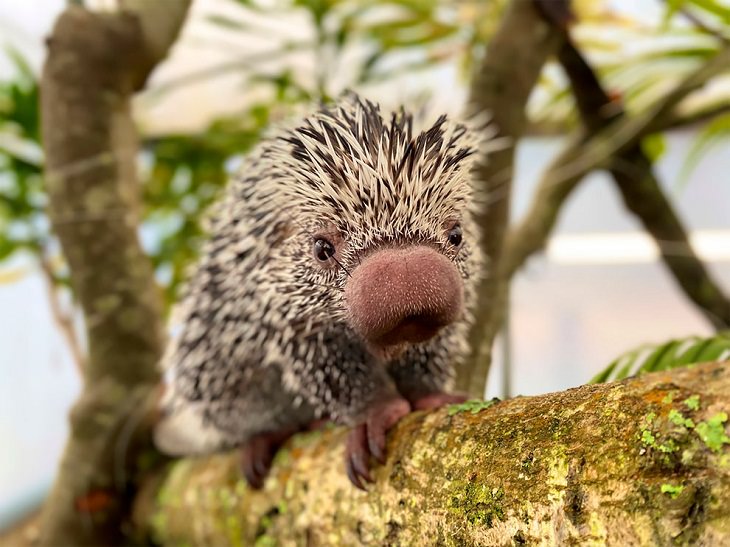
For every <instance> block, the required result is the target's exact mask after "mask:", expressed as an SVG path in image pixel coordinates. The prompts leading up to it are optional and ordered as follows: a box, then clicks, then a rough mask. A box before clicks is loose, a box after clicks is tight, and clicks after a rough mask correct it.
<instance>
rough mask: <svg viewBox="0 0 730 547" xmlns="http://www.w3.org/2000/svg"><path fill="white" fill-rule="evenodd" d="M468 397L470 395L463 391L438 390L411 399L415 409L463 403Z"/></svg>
mask: <svg viewBox="0 0 730 547" xmlns="http://www.w3.org/2000/svg"><path fill="white" fill-rule="evenodd" d="M467 399H468V397H467V396H466V395H464V394H463V393H445V392H443V391H438V392H435V393H429V394H427V395H421V396H419V397H416V398H414V399H411V400H410V403H411V406H412V407H413V410H433V409H435V408H441V407H442V406H446V405H454V404H458V403H463V402H464V401H466V400H467Z"/></svg>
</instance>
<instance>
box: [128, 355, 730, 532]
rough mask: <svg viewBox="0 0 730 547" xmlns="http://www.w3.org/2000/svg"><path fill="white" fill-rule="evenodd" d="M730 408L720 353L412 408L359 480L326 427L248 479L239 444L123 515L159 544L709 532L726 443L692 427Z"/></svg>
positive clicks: (162, 478)
mask: <svg viewBox="0 0 730 547" xmlns="http://www.w3.org/2000/svg"><path fill="white" fill-rule="evenodd" d="M670 394H671V396H670ZM693 398H694V399H693ZM697 399H698V400H699V404H698V405H696V406H697V408H694V409H693V408H691V406H688V405H687V404H686V403H685V401H687V400H690V401H692V400H697ZM728 408H730V369H729V368H728V364H727V363H724V364H706V365H700V366H696V367H694V368H690V369H685V370H679V371H674V372H671V373H668V372H662V373H655V374H651V375H647V376H644V377H640V378H636V379H630V380H627V381H624V382H620V383H615V384H605V385H595V386H583V387H580V388H576V389H571V390H568V391H566V392H563V393H554V394H549V395H543V396H539V397H517V398H514V399H511V400H508V401H504V402H501V403H498V404H495V405H492V406H490V407H488V408H485V409H483V410H480V411H478V412H476V413H472V412H471V411H469V410H463V411H461V412H455V413H454V412H452V413H451V415H449V414H450V412H449V409H442V410H439V411H435V412H431V413H414V414H413V415H411V416H409V417H408V418H406V419H405V420H403V421H402V422H401V423H400V424H399V425H398V426H397V427H396V429H395V430H394V431H393V433H392V435H391V436H390V442H389V457H388V461H387V463H386V464H385V465H384V466H382V467H379V468H377V470H376V480H377V483H376V484H375V485H374V486H372V487H371V488H370V490H369V491H368V492H367V493H365V492H361V491H359V490H356V489H355V488H353V487H352V485H351V484H350V483H349V482H348V481H347V478H346V477H345V474H344V471H343V465H342V459H343V454H342V450H343V440H344V434H345V432H344V431H342V430H340V429H329V430H326V431H323V432H321V433H316V434H307V435H303V436H298V437H295V438H294V439H293V440H292V442H290V443H289V444H288V445H287V446H286V448H285V449H284V450H283V451H282V452H281V453H280V454H279V455H278V456H277V459H276V462H275V465H274V468H273V471H272V475H271V477H270V478H269V479H268V480H267V482H266V484H265V487H264V489H263V490H262V491H259V492H252V491H250V490H249V489H248V488H247V487H246V486H245V483H244V482H243V480H242V478H241V476H240V474H239V472H238V469H237V458H236V455H235V453H232V454H221V455H216V456H213V457H211V458H201V459H196V460H193V459H190V460H182V461H179V462H176V463H174V464H172V465H171V466H170V467H169V468H168V469H167V470H166V471H165V473H164V474H163V475H157V476H156V477H154V478H153V479H151V480H150V482H149V483H148V484H147V485H146V486H145V488H144V489H143V491H142V492H141V494H140V495H139V496H138V499H137V505H136V509H135V521H136V523H137V525H138V526H139V527H140V528H141V529H144V530H147V531H148V533H150V534H151V535H152V536H153V537H154V539H155V540H156V541H159V542H160V543H163V544H170V545H185V544H191V545H241V544H244V545H248V544H256V545H359V544H362V545H365V544H375V545H382V544H385V545H414V544H418V545H432V544H441V545H512V544H516V545H520V544H529V545H540V544H543V545H556V544H561V545H564V544H571V543H591V544H597V545H604V544H607V545H654V544H667V543H671V542H676V543H680V544H689V543H697V542H700V543H702V544H707V545H709V544H712V545H719V544H721V542H722V541H725V542H728V541H730V515H728V512H727V511H726V510H725V507H727V506H728V504H729V503H730V449H728V445H727V444H724V443H721V446H720V448H719V450H718V449H717V447H716V446H715V447H713V446H708V443H707V442H706V438H703V436H702V435H701V434H699V433H697V431H696V425H697V424H700V423H711V422H712V420H713V419H714V420H715V421H714V422H712V423H715V424H716V423H718V419H717V418H716V416H717V415H718V413H721V412H727V410H728ZM678 415H681V416H682V420H684V421H682V422H681V423H679V422H680V420H679V418H678V417H677V416H678ZM686 420H691V421H692V423H693V424H694V425H695V427H692V428H690V427H687V423H688V422H686ZM720 422H721V421H720ZM723 426H724V423H723ZM644 431H651V435H652V436H653V437H654V444H652V443H647V436H646V435H645V434H644V433H643V432H644ZM723 433H724V429H723ZM670 439H672V443H669V446H670V449H668V450H667V449H660V448H659V446H662V445H667V443H668V441H669V440H670Z"/></svg>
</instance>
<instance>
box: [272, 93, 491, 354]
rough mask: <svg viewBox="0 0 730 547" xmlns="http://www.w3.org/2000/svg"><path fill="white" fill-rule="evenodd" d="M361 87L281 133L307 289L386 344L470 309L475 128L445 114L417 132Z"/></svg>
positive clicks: (299, 272) (424, 335) (322, 307)
mask: <svg viewBox="0 0 730 547" xmlns="http://www.w3.org/2000/svg"><path fill="white" fill-rule="evenodd" d="M412 125H413V119H412V117H411V115H409V114H407V113H404V112H402V111H401V112H399V113H393V114H392V115H391V116H388V117H386V118H384V117H383V116H382V115H381V113H380V111H379V108H378V106H376V105H375V104H373V103H370V102H368V101H365V100H362V99H360V98H359V97H357V96H356V95H354V94H349V95H347V96H345V97H344V98H343V99H342V100H340V101H339V102H338V103H336V104H335V105H334V106H332V107H329V108H323V109H322V110H320V111H319V112H317V113H316V114H314V115H312V116H311V117H309V118H307V119H305V121H304V122H303V123H302V124H300V125H299V126H298V127H296V128H294V129H291V130H289V131H287V132H286V133H284V134H283V135H281V136H280V137H279V138H278V139H274V141H272V142H273V144H272V147H271V148H270V149H269V150H268V152H267V155H268V157H269V159H270V169H271V172H270V173H269V175H270V176H274V177H277V178H278V179H279V180H281V181H282V182H283V186H282V188H283V194H284V195H285V196H284V200H283V203H286V204H287V205H285V206H284V207H283V211H282V213H283V215H284V216H285V218H286V219H288V220H287V222H288V223H289V226H288V231H289V232H290V233H293V234H294V235H293V236H291V237H289V238H288V239H287V241H286V243H285V244H284V250H283V251H282V252H283V254H284V255H286V258H287V259H288V260H291V261H292V262H293V263H294V268H293V272H294V275H295V277H296V283H297V284H298V285H299V287H300V290H299V294H306V295H307V297H308V298H310V299H313V300H312V305H309V306H305V307H303V308H302V309H310V310H311V309H317V310H319V313H320V315H321V318H322V319H324V320H332V319H333V318H335V319H339V320H344V321H346V322H347V323H348V324H349V325H350V326H351V327H352V328H353V329H354V330H355V331H356V332H357V333H358V334H359V335H360V336H361V337H362V338H363V339H365V340H366V341H367V343H368V344H369V345H370V347H371V348H374V349H378V350H384V351H386V352H387V353H388V354H390V355H393V353H394V352H395V353H397V352H398V348H401V349H402V348H403V347H406V346H407V345H408V344H411V343H419V342H424V341H426V340H428V339H430V338H431V337H433V336H434V335H435V334H436V333H438V332H439V331H440V330H441V329H442V328H444V327H446V326H447V325H449V324H451V323H453V322H455V321H458V320H460V319H462V318H463V317H464V316H465V313H466V312H465V305H464V302H465V289H466V293H467V297H468V296H469V295H470V293H471V290H472V285H473V282H474V280H475V278H476V274H477V273H478V269H479V261H478V259H477V247H478V241H477V238H478V234H477V233H476V231H475V227H474V225H473V222H472V220H471V209H472V205H473V201H474V196H473V190H472V185H471V179H470V170H471V167H472V165H473V162H474V160H475V159H476V157H477V156H478V154H476V153H475V152H476V151H477V150H476V147H477V145H478V143H479V141H478V138H477V137H476V136H475V135H474V134H473V133H472V132H471V131H470V130H467V128H466V127H465V126H463V125H460V124H455V123H453V122H451V121H449V120H447V119H446V117H445V116H442V117H441V118H439V119H438V120H437V121H436V123H435V124H434V125H433V126H431V127H430V128H429V129H426V130H425V131H423V132H420V133H416V132H414V130H413V128H412Z"/></svg>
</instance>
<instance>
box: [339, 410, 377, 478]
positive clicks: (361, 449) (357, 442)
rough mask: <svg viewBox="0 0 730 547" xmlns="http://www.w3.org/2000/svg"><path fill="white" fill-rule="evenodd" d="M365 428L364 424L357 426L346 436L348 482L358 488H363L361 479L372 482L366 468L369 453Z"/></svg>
mask: <svg viewBox="0 0 730 547" xmlns="http://www.w3.org/2000/svg"><path fill="white" fill-rule="evenodd" d="M367 442H368V441H367V428H366V426H365V424H362V425H359V426H357V427H356V428H355V429H353V430H352V431H351V432H350V435H349V436H348V437H347V448H346V454H345V458H346V465H347V476H348V477H349V478H350V482H352V484H354V485H355V486H357V487H358V488H359V489H360V490H365V486H364V485H363V482H362V480H363V479H364V480H365V481H366V482H373V479H372V477H371V476H370V470H369V469H368V458H369V456H370V453H369V451H368V444H367Z"/></svg>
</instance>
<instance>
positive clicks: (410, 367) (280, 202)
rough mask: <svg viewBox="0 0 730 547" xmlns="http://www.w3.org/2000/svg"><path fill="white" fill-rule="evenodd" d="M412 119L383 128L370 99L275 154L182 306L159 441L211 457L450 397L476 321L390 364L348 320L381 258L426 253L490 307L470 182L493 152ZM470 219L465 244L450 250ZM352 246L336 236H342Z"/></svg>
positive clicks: (240, 189) (312, 126)
mask: <svg viewBox="0 0 730 547" xmlns="http://www.w3.org/2000/svg"><path fill="white" fill-rule="evenodd" d="M412 125H413V119H412V117H411V116H410V115H409V114H407V113H404V112H402V111H401V112H399V113H393V114H392V115H391V116H390V117H389V118H385V119H384V118H383V117H382V116H381V114H380V112H379V107H378V106H376V105H375V104H373V103H371V102H368V101H365V100H362V99H360V98H359V97H358V96H357V95H355V94H352V93H350V94H348V95H346V96H344V97H343V98H342V99H341V100H340V101H339V102H337V103H336V104H335V105H334V106H331V107H322V108H321V109H320V110H319V111H317V112H316V113H314V114H313V115H311V116H310V117H308V118H306V119H305V120H304V121H303V122H302V123H301V124H300V125H298V126H297V127H295V128H293V129H289V130H285V131H281V132H279V133H278V134H276V135H274V136H272V137H271V138H269V139H267V140H265V141H264V142H262V143H261V144H260V145H259V146H258V147H257V148H256V149H255V150H254V151H253V152H252V153H251V154H250V155H249V156H248V158H247V161H246V162H245V165H244V166H243V168H242V170H241V173H240V174H239V175H238V176H236V177H234V178H233V180H232V181H231V183H230V186H229V188H228V192H227V196H226V198H225V199H224V201H223V202H222V204H221V207H220V209H219V210H218V212H217V213H216V215H215V218H214V220H213V224H212V236H211V238H210V240H209V242H208V243H207V245H206V246H205V248H204V250H203V259H202V261H201V263H200V264H199V266H198V268H197V270H196V272H195V273H194V275H193V276H192V279H191V281H190V283H189V286H188V288H187V295H186V296H185V297H184V300H183V302H182V304H181V306H182V307H181V309H180V317H181V319H182V331H181V332H180V334H179V335H178V336H177V337H176V338H175V339H174V340H173V341H172V342H171V344H170V346H169V347H168V351H167V353H166V356H165V358H164V365H165V366H166V367H168V368H170V369H171V372H172V379H171V381H170V385H169V386H168V389H167V392H166V396H165V403H164V408H165V411H166V413H167V420H168V423H167V425H165V426H164V427H163V428H162V429H161V430H160V431H158V444H160V445H161V446H162V447H163V449H165V450H166V451H168V452H176V453H196V452H197V453H199V452H206V451H211V450H215V449H221V448H226V447H232V446H236V445H239V444H241V443H243V442H245V441H246V440H247V439H248V438H250V437H251V436H252V435H255V434H256V433H259V432H261V431H267V430H276V429H277V428H284V427H291V426H300V425H304V424H306V423H308V422H310V421H312V420H313V419H316V418H318V417H322V416H325V417H328V418H330V419H332V420H334V421H338V422H340V423H346V424H354V423H355V422H356V421H357V420H358V419H360V418H361V417H362V415H363V414H364V412H365V411H366V410H367V408H368V405H369V404H371V403H372V401H374V400H375V399H378V398H382V396H383V395H385V394H387V393H389V392H395V390H396V389H397V390H398V391H400V392H401V393H404V392H410V393H419V392H423V393H427V392H429V391H435V390H443V389H444V388H446V387H448V386H449V384H450V382H451V379H452V376H453V371H454V366H455V364H457V363H458V362H459V361H460V360H461V359H462V358H463V357H464V355H465V351H466V349H467V348H466V332H467V329H468V326H469V321H470V313H469V311H468V310H466V311H465V312H464V314H463V317H462V319H461V320H459V321H457V322H456V323H454V324H452V325H450V326H448V327H447V328H445V329H444V330H443V331H442V332H441V333H439V334H438V335H437V336H436V337H435V338H433V339H432V340H430V341H429V342H426V343H423V344H417V345H411V346H410V347H406V348H402V349H401V351H400V352H395V354H392V355H390V356H389V357H384V356H383V355H380V356H376V355H373V354H372V353H371V352H369V351H368V349H367V348H366V346H365V344H364V343H363V342H362V341H361V340H360V339H359V338H358V336H357V335H356V334H355V332H354V331H353V330H352V329H351V328H350V326H349V324H348V316H347V311H346V306H345V302H344V286H345V283H346V281H347V278H348V275H349V272H350V271H352V270H353V269H354V268H356V267H357V265H358V263H359V261H360V260H361V259H362V258H363V257H364V256H365V255H367V254H369V253H371V252H373V251H374V250H376V249H378V248H380V247H382V246H384V245H385V246H387V245H398V244H409V243H421V244H426V245H430V246H432V247H433V248H435V249H437V250H439V251H440V252H441V253H443V254H444V255H445V256H447V257H448V258H449V259H451V260H452V261H453V262H454V264H455V265H456V267H457V269H458V271H459V273H460V275H461V277H462V279H463V281H464V291H465V294H464V296H465V302H467V304H468V303H471V302H474V301H475V298H474V287H475V282H476V278H477V275H478V272H480V271H481V269H482V268H481V260H480V256H479V253H478V242H477V238H478V234H477V232H476V229H475V226H474V224H473V221H472V219H471V210H470V208H471V207H472V204H473V203H474V199H473V190H472V188H471V178H470V176H469V173H470V170H471V167H472V164H473V161H474V159H475V157H476V156H477V154H474V152H475V151H476V148H477V147H478V146H479V144H480V143H479V140H478V138H477V137H476V136H475V134H474V132H472V131H470V130H467V128H466V127H465V126H464V125H460V124H457V123H454V122H452V121H450V120H448V119H447V118H446V117H445V116H442V117H440V118H439V119H438V120H437V121H436V123H435V124H434V125H433V126H432V127H431V128H430V129H428V130H426V131H423V132H420V133H418V134H414V131H413V129H412ZM454 219H458V220H459V221H460V223H461V226H462V229H463V234H464V236H463V243H462V245H461V247H460V248H458V249H453V248H451V247H449V246H448V245H447V243H446V239H445V238H446V236H445V234H444V226H445V225H446V224H447V222H449V221H453V220H454ZM322 234H324V235H327V236H330V237H334V238H341V239H340V241H341V242H342V243H341V244H340V245H338V248H337V254H336V255H335V258H336V262H334V261H333V263H332V264H330V265H329V266H326V267H322V265H321V264H319V263H317V261H316V260H315V259H314V257H313V255H312V244H313V242H314V236H315V235H322ZM335 234H336V235H335Z"/></svg>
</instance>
